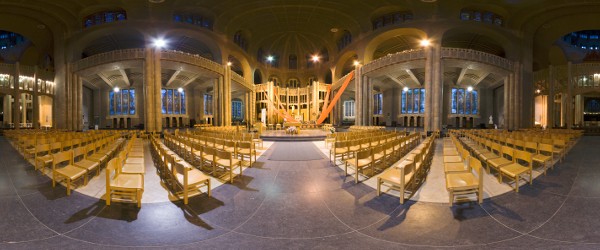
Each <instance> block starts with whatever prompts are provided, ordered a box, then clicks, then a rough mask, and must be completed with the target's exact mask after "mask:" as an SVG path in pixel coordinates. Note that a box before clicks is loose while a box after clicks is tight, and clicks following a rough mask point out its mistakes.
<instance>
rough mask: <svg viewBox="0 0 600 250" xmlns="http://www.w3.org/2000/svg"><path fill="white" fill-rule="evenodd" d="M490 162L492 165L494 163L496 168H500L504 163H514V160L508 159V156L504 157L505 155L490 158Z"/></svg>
mask: <svg viewBox="0 0 600 250" xmlns="http://www.w3.org/2000/svg"><path fill="white" fill-rule="evenodd" d="M488 163H489V164H490V165H492V166H493V167H495V168H500V167H502V166H504V165H508V164H511V163H513V162H512V161H510V160H508V159H506V158H504V157H499V158H495V159H491V160H489V161H488Z"/></svg>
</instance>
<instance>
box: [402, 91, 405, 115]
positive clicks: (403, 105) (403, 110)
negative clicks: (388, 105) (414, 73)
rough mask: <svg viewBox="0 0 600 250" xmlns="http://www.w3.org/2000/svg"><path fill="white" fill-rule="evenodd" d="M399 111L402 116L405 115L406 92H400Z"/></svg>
mask: <svg viewBox="0 0 600 250" xmlns="http://www.w3.org/2000/svg"><path fill="white" fill-rule="evenodd" d="M401 110H402V111H401V112H402V114H406V91H402V103H401Z"/></svg>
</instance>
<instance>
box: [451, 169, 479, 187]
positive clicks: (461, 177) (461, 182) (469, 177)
mask: <svg viewBox="0 0 600 250" xmlns="http://www.w3.org/2000/svg"><path fill="white" fill-rule="evenodd" d="M478 187H479V180H478V179H477V177H476V176H475V175H473V174H472V173H449V174H447V175H446V188H447V189H448V190H454V191H457V190H466V189H474V188H478Z"/></svg>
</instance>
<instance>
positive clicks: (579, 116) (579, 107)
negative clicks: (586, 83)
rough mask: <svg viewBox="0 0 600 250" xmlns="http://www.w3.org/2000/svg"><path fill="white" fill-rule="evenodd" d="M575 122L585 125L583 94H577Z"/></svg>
mask: <svg viewBox="0 0 600 250" xmlns="http://www.w3.org/2000/svg"><path fill="white" fill-rule="evenodd" d="M575 124H577V125H579V126H582V125H583V98H582V97H581V95H576V96H575Z"/></svg>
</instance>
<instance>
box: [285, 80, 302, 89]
mask: <svg viewBox="0 0 600 250" xmlns="http://www.w3.org/2000/svg"><path fill="white" fill-rule="evenodd" d="M298 87H300V82H298V79H295V78H292V79H290V80H289V81H288V88H298Z"/></svg>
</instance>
